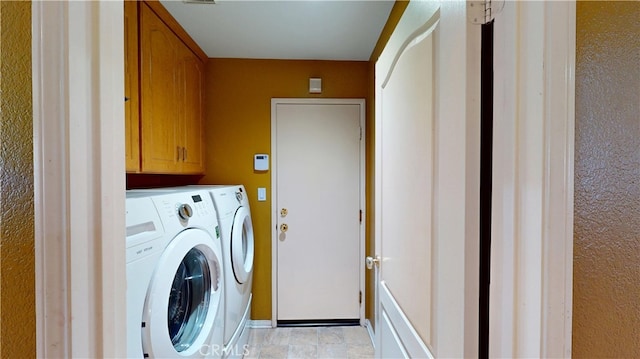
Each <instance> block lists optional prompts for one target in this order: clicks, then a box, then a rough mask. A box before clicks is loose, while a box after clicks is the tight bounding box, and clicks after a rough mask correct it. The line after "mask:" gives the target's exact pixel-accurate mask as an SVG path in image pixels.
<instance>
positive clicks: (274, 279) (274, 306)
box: [271, 98, 367, 328]
mask: <svg viewBox="0 0 640 359" xmlns="http://www.w3.org/2000/svg"><path fill="white" fill-rule="evenodd" d="M278 104H314V105H319V104H322V105H359V106H360V128H361V134H362V140H361V141H360V208H361V210H362V221H361V223H360V258H359V259H358V260H359V262H360V291H361V292H362V302H361V303H360V325H364V324H365V318H364V308H365V295H364V287H365V281H364V274H365V273H364V270H365V269H364V268H365V265H364V257H365V250H364V248H365V223H366V215H367V214H366V211H365V209H366V207H365V204H366V201H365V200H366V197H365V196H366V192H365V191H366V188H365V178H366V177H365V173H366V172H365V171H366V168H365V163H366V162H365V159H366V152H365V149H366V141H365V135H364V134H365V133H366V132H365V119H366V107H365V100H364V99H327V98H323V99H315V98H273V99H271V325H272V326H273V327H274V328H275V327H276V326H277V325H278V261H277V258H278V229H277V218H278V217H277V215H278V208H277V203H276V198H278V197H277V190H276V188H277V186H276V183H277V176H278V170H277V166H276V164H277V161H276V144H277V143H278V142H277V141H278V139H277V136H276V121H275V119H276V106H277V105H278ZM312 260H313V259H312ZM316 260H321V259H316Z"/></svg>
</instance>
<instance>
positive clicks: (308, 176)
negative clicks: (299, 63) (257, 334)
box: [273, 100, 364, 321]
mask: <svg viewBox="0 0 640 359" xmlns="http://www.w3.org/2000/svg"><path fill="white" fill-rule="evenodd" d="M363 106H364V101H361V100H356V101H350V103H326V102H325V103H314V102H307V103H275V104H274V114H275V117H274V119H273V121H275V126H273V128H274V130H275V144H274V145H275V148H274V149H275V152H274V154H273V156H274V160H275V166H274V169H275V171H276V172H275V175H276V177H275V178H276V180H275V183H274V186H275V188H276V192H275V193H276V198H275V205H274V208H275V213H274V215H275V216H276V217H277V222H276V224H277V234H276V236H277V266H276V271H277V298H276V301H277V320H278V321H282V320H309V321H324V320H336V319H343V320H344V319H355V320H359V319H360V312H361V311H360V282H361V280H360V279H361V271H362V269H361V268H362V267H361V264H360V263H361V258H362V257H361V245H360V243H361V240H360V226H361V224H360V203H361V197H360V196H361V188H360V183H361V178H360V173H361V169H360V163H361V157H360V156H361V154H360V149H361V146H360V141H361V139H360V137H361V134H360V126H361V120H362V116H363V111H364V108H363Z"/></svg>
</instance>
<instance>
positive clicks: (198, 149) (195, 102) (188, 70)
mask: <svg viewBox="0 0 640 359" xmlns="http://www.w3.org/2000/svg"><path fill="white" fill-rule="evenodd" d="M182 54H183V56H182V63H181V66H180V68H181V69H182V71H183V80H184V83H183V84H182V86H180V88H181V89H182V90H183V91H184V93H183V94H182V95H183V96H181V97H180V98H181V104H180V111H181V112H182V120H183V121H184V123H183V131H184V133H183V136H184V140H183V142H182V143H183V146H184V151H185V153H184V161H183V163H182V172H183V173H194V174H195V173H203V172H204V158H203V146H202V142H203V138H202V127H203V126H202V119H203V113H202V108H203V86H204V84H203V78H204V72H203V71H204V65H203V63H202V61H200V59H199V58H198V57H197V56H196V55H195V54H194V53H193V52H192V51H191V50H190V49H189V48H188V47H187V46H186V45H184V47H183V51H182Z"/></svg>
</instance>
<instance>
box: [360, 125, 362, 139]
mask: <svg viewBox="0 0 640 359" xmlns="http://www.w3.org/2000/svg"><path fill="white" fill-rule="evenodd" d="M360 141H362V127H360Z"/></svg>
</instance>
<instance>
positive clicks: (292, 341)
mask: <svg viewBox="0 0 640 359" xmlns="http://www.w3.org/2000/svg"><path fill="white" fill-rule="evenodd" d="M373 354H374V353H373V346H372V345H371V339H370V338H369V333H368V332H367V329H366V328H364V327H357V326H353V327H315V328H308V327H287V328H273V329H254V328H252V329H250V332H249V352H248V354H247V355H245V356H244V358H246V359H250V358H272V359H290V358H330V359H339V358H345V359H351V358H373Z"/></svg>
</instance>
